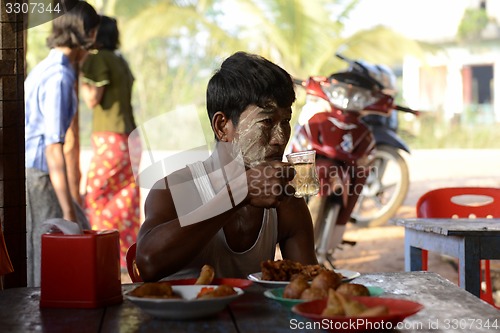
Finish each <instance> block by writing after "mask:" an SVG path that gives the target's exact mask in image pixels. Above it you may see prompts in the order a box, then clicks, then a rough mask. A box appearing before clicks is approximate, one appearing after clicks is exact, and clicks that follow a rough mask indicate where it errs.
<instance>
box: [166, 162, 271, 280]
mask: <svg viewBox="0 0 500 333" xmlns="http://www.w3.org/2000/svg"><path fill="white" fill-rule="evenodd" d="M195 164H197V165H196V167H193V165H188V167H189V169H190V170H191V173H192V174H193V178H194V179H198V181H197V182H195V184H196V186H197V187H198V191H199V192H200V193H202V192H204V191H206V190H205V189H206V186H199V185H198V184H200V183H205V184H206V182H207V181H209V180H208V175H207V174H206V171H205V168H204V167H203V163H202V162H197V163H195ZM203 173H204V174H203ZM205 177H206V178H205ZM200 180H201V181H200ZM204 188H205V189H204ZM212 191H213V190H212ZM205 194H206V193H205ZM200 195H204V194H200ZM208 196H210V194H208ZM202 223H203V222H202ZM277 240H278V215H277V212H276V209H275V208H271V209H264V214H263V218H262V225H261V228H260V231H259V234H258V237H257V239H256V241H255V243H254V244H253V245H252V246H251V247H250V248H249V249H248V250H246V251H244V252H235V251H233V250H232V249H231V248H230V247H229V245H228V244H227V241H226V236H225V234H224V229H220V230H219V231H218V232H217V234H215V236H214V237H213V238H212V239H211V240H210V241H209V243H208V244H207V245H206V246H205V248H203V250H201V251H200V253H199V254H198V256H197V257H196V258H195V259H194V260H193V261H192V262H191V263H189V264H188V265H187V266H186V267H184V268H183V269H182V270H181V271H179V272H177V273H175V274H173V275H171V276H169V277H168V278H166V279H168V280H171V279H181V278H193V277H198V276H199V274H200V270H201V267H203V265H205V264H208V265H211V266H212V267H213V268H214V270H215V276H216V277H232V278H246V277H247V275H248V274H250V273H255V272H260V270H261V269H260V263H261V262H262V261H266V260H274V255H275V251H276V244H277ZM186 241H189V239H187V240H186Z"/></svg>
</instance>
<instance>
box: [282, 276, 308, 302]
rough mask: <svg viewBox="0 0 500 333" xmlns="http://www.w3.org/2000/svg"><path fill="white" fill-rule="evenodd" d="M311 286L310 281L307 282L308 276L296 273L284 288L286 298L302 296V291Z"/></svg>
mask: <svg viewBox="0 0 500 333" xmlns="http://www.w3.org/2000/svg"><path fill="white" fill-rule="evenodd" d="M308 288H309V283H308V282H307V278H306V277H305V276H303V275H300V274H298V275H294V277H293V278H292V280H291V281H290V283H289V284H287V286H286V287H285V289H284V290H283V297H284V298H294V299H297V298H300V295H302V292H303V291H304V290H306V289H308Z"/></svg>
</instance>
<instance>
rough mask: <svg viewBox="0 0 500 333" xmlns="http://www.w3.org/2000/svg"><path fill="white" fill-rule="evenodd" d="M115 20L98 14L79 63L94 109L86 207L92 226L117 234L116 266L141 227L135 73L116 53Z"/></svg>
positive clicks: (84, 93)
mask: <svg viewBox="0 0 500 333" xmlns="http://www.w3.org/2000/svg"><path fill="white" fill-rule="evenodd" d="M118 40H119V38H118V27H117V23H116V20H115V19H113V18H110V17H107V16H102V17H101V25H100V27H99V31H98V33H97V37H96V50H95V51H93V52H91V53H90V54H89V56H88V57H87V59H86V61H85V63H84V64H83V66H82V85H81V92H82V97H83V99H84V100H85V102H86V104H87V105H88V106H89V108H91V109H92V111H93V122H92V138H91V140H92V150H93V157H92V161H91V163H90V167H89V171H88V174H87V187H86V190H87V193H86V196H85V208H86V213H87V216H88V218H89V221H90V223H91V225H92V229H94V230H105V229H116V230H118V231H119V232H120V253H121V266H122V268H126V260H125V255H126V252H127V249H128V248H129V247H130V246H131V245H132V244H133V243H135V242H136V237H137V232H138V231H139V227H140V208H139V207H140V197H139V195H140V192H139V187H138V185H137V184H136V182H135V179H134V170H137V169H138V166H139V163H140V158H141V152H142V149H141V144H140V141H139V139H138V138H132V136H130V137H129V135H130V133H131V132H132V131H133V130H134V129H135V127H136V125H135V120H134V115H133V112H132V105H131V96H132V84H133V81H134V77H133V75H132V72H131V71H130V68H129V66H128V64H127V62H126V61H125V59H124V58H123V57H122V56H121V55H120V53H119V52H118V51H117V48H118V45H119V42H118Z"/></svg>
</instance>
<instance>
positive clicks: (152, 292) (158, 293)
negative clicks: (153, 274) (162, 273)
mask: <svg viewBox="0 0 500 333" xmlns="http://www.w3.org/2000/svg"><path fill="white" fill-rule="evenodd" d="M130 295H132V296H136V297H147V298H179V296H178V295H175V294H174V292H173V291H172V286H171V285H170V283H168V282H165V281H163V282H145V283H143V284H141V285H140V286H138V287H137V288H135V289H134V290H132V291H131V292H130Z"/></svg>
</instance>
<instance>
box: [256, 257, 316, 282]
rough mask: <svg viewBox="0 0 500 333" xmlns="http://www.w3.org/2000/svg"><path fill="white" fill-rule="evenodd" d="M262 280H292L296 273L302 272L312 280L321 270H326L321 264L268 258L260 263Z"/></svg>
mask: <svg viewBox="0 0 500 333" xmlns="http://www.w3.org/2000/svg"><path fill="white" fill-rule="evenodd" d="M260 268H261V271H262V277H261V279H262V280H266V281H290V280H291V278H292V277H293V276H294V275H297V274H301V275H303V276H305V277H307V279H308V280H311V279H312V278H314V277H315V276H317V275H318V274H319V273H320V272H321V271H323V270H326V268H325V267H323V266H321V265H302V264H301V263H299V262H296V261H293V260H289V259H283V260H276V261H273V260H267V261H263V262H261V264H260Z"/></svg>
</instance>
